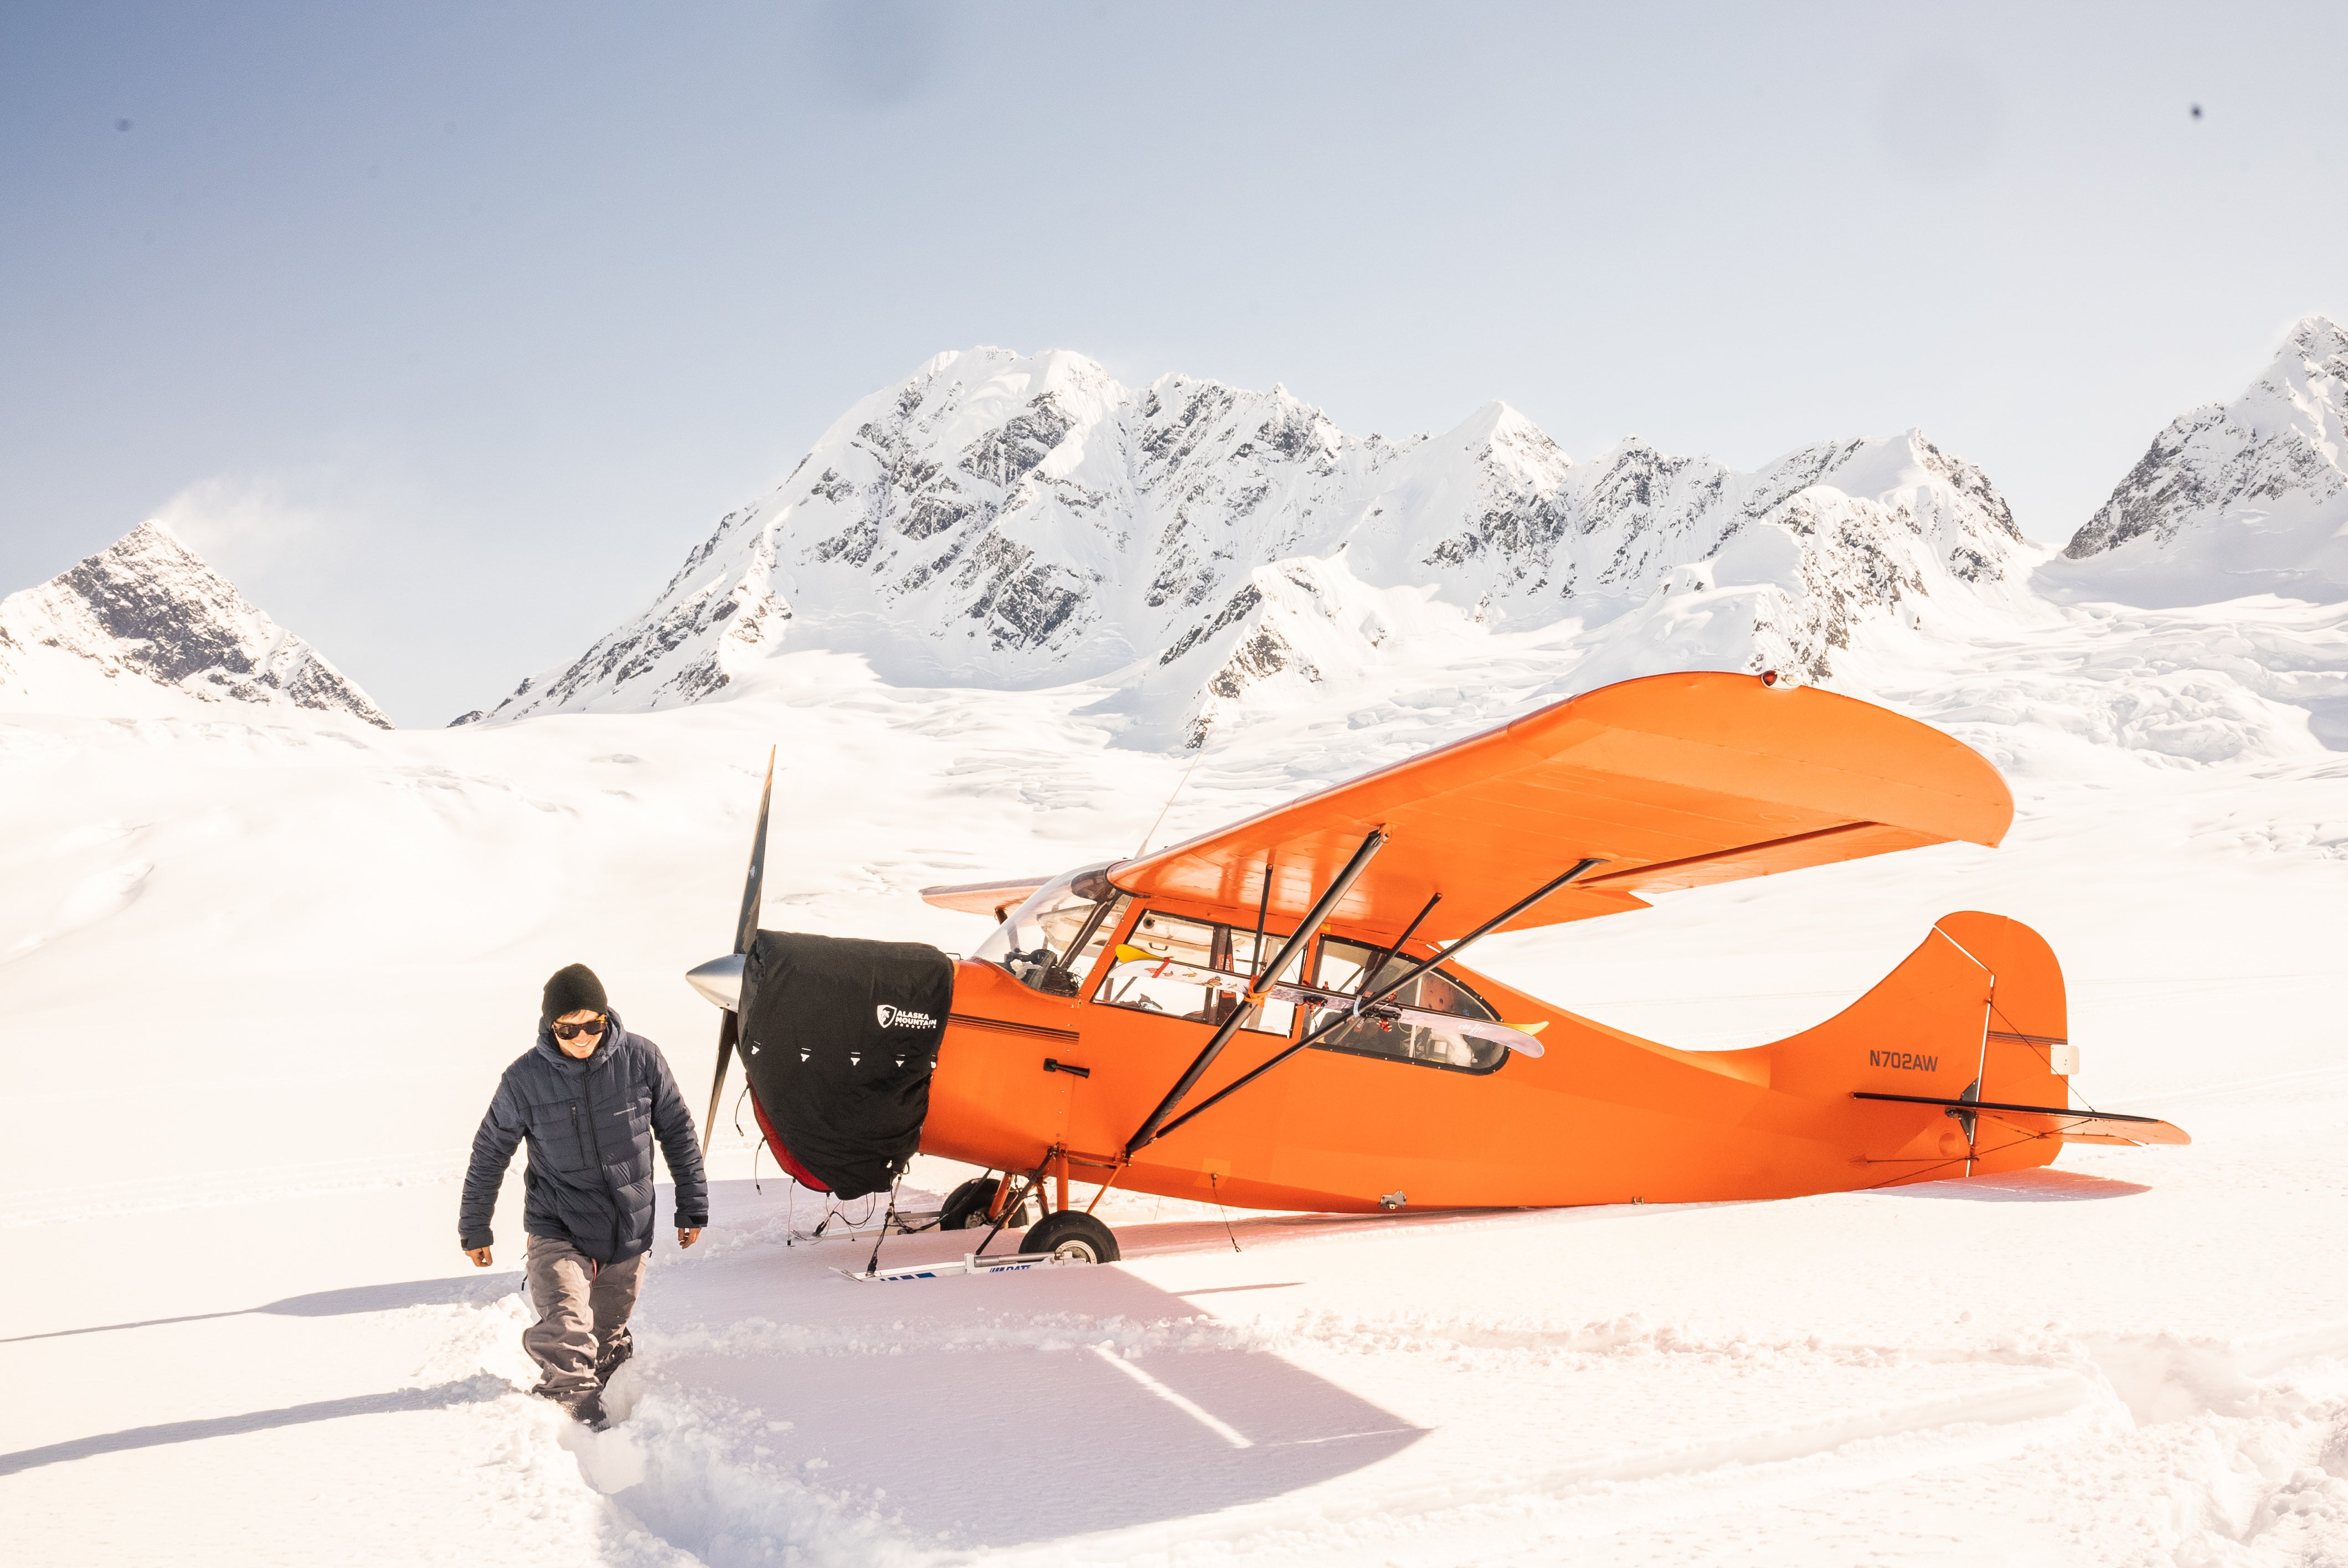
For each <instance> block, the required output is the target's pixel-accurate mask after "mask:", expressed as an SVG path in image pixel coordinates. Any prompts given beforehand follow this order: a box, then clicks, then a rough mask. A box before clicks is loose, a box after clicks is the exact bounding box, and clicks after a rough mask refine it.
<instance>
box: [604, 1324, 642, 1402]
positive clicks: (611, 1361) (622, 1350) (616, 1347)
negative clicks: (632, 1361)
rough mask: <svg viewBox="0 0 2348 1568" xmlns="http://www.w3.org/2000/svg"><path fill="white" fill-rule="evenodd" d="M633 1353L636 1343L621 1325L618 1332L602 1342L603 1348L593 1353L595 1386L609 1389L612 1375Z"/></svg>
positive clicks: (624, 1325)
mask: <svg viewBox="0 0 2348 1568" xmlns="http://www.w3.org/2000/svg"><path fill="white" fill-rule="evenodd" d="M635 1353H636V1342H635V1340H634V1338H633V1337H631V1336H630V1335H629V1333H628V1327H627V1325H626V1324H624V1323H623V1324H622V1325H621V1326H620V1328H619V1331H618V1332H617V1333H615V1334H613V1336H612V1337H611V1338H610V1339H608V1340H606V1341H605V1342H604V1344H603V1348H602V1349H600V1350H598V1351H596V1352H595V1381H596V1383H597V1385H598V1386H600V1387H602V1388H609V1387H611V1384H612V1374H613V1373H614V1372H616V1371H618V1370H619V1369H620V1368H622V1367H623V1366H624V1365H625V1364H626V1362H627V1359H628V1358H629V1357H631V1356H633V1355H634V1354H635Z"/></svg>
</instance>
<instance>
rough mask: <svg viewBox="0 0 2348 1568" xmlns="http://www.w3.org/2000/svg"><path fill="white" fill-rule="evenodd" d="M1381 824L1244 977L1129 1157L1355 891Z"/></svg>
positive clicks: (1382, 834)
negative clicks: (1225, 1014) (1227, 1013)
mask: <svg viewBox="0 0 2348 1568" xmlns="http://www.w3.org/2000/svg"><path fill="white" fill-rule="evenodd" d="M1385 843H1386V830H1385V828H1383V827H1374V828H1372V829H1370V835H1369V836H1368V837H1367V838H1365V839H1363V840H1362V846H1361V847H1360V848H1359V849H1356V850H1355V851H1354V858H1352V859H1351V860H1348V861H1347V862H1345V868H1344V870H1343V871H1340V872H1339V873H1337V879H1336V880H1335V881H1334V882H1332V883H1330V884H1329V888H1328V891H1326V892H1324V893H1323V894H1322V895H1321V897H1320V899H1319V901H1318V902H1316V903H1315V904H1314V905H1313V907H1312V908H1311V909H1310V910H1308V911H1307V912H1306V914H1305V916H1304V918H1303V919H1302V920H1300V921H1299V922H1297V926H1296V929H1295V931H1294V932H1292V934H1291V935H1290V936H1289V938H1288V940H1286V941H1285V942H1282V944H1281V945H1280V951H1278V952H1277V953H1274V954H1273V955H1272V962H1271V963H1269V964H1266V965H1264V966H1263V967H1262V968H1259V969H1258V970H1257V971H1256V974H1255V978H1254V979H1251V980H1250V981H1249V982H1248V992H1247V995H1245V996H1243V997H1241V998H1240V999H1238V1005H1237V1006H1236V1007H1234V1008H1232V1009H1231V1017H1229V1018H1227V1019H1225V1020H1223V1021H1222V1024H1221V1026H1220V1028H1218V1029H1217V1030H1215V1032H1214V1035H1213V1037H1212V1038H1211V1039H1210V1040H1208V1041H1207V1043H1206V1044H1205V1046H1203V1047H1202V1048H1200V1051H1199V1054H1198V1056H1197V1058H1196V1059H1195V1060H1193V1061H1191V1063H1190V1065H1189V1068H1188V1069H1187V1070H1185V1071H1184V1072H1183V1074H1182V1076H1181V1078H1180V1079H1179V1080H1178V1081H1176V1082H1175V1085H1174V1087H1173V1088H1171V1089H1169V1090H1168V1091H1166V1098H1165V1099H1163V1100H1161V1101H1159V1102H1158V1109H1157V1110H1155V1111H1152V1112H1150V1113H1149V1119H1148V1121H1146V1122H1142V1124H1141V1127H1140V1130H1139V1131H1138V1132H1135V1133H1134V1135H1133V1136H1132V1137H1131V1138H1130V1139H1128V1141H1127V1143H1126V1145H1125V1152H1126V1154H1127V1156H1128V1158H1129V1157H1131V1155H1132V1153H1133V1152H1134V1151H1135V1150H1137V1149H1138V1148H1141V1147H1142V1146H1143V1145H1144V1144H1146V1143H1149V1142H1151V1141H1152V1140H1153V1139H1155V1138H1156V1137H1157V1136H1158V1129H1159V1124H1160V1123H1161V1122H1164V1121H1165V1120H1166V1118H1167V1117H1169V1116H1171V1115H1172V1114H1173V1113H1174V1107H1176V1106H1177V1105H1179V1104H1181V1103H1182V1097H1183V1096H1184V1095H1186V1094H1188V1093H1189V1092H1190V1091H1191V1090H1193V1089H1195V1088H1197V1087H1198V1084H1199V1080H1200V1077H1201V1076H1203V1075H1204V1074H1205V1072H1206V1071H1207V1069H1209V1068H1210V1067H1212V1066H1213V1065H1214V1064H1215V1058H1217V1057H1219V1056H1220V1055H1221V1054H1222V1053H1223V1047H1225V1046H1226V1045H1229V1044H1230V1043H1231V1036H1232V1035H1234V1034H1237V1033H1238V1032H1239V1028H1240V1024H1241V1020H1244V1019H1245V1018H1246V1017H1247V1015H1248V1009H1250V1008H1252V1007H1255V1006H1257V1005H1259V1004H1260V1003H1262V1000H1263V999H1264V996H1265V994H1266V993H1268V992H1269V991H1270V990H1271V989H1272V982H1273V981H1274V980H1276V979H1279V977H1280V973H1281V971H1282V970H1283V969H1285V968H1288V961H1289V959H1291V958H1294V957H1295V956H1296V955H1297V954H1299V953H1301V952H1303V950H1304V948H1305V947H1306V945H1307V944H1309V943H1310V942H1311V941H1312V940H1313V938H1314V937H1315V936H1317V935H1319V933H1320V930H1321V927H1322V925H1323V922H1325V921H1326V920H1327V919H1328V918H1329V916H1330V914H1331V913H1332V912H1333V911H1334V910H1335V908H1336V907H1337V906H1338V904H1339V903H1340V902H1342V901H1343V900H1344V897H1345V895H1346V894H1347V893H1348V892H1350V891H1352V890H1353V886H1354V881H1355V879H1357V878H1358V877H1359V876H1361V875H1362V873H1363V872H1365V871H1366V870H1368V869H1369V866H1370V862H1371V861H1372V860H1373V859H1374V858H1375V857H1376V856H1377V853H1378V851H1379V850H1381V849H1383V848H1385ZM1270 871H1271V868H1270V866H1266V867H1265V872H1266V875H1265V877H1264V887H1265V890H1266V891H1265V899H1266V903H1267V906H1269V902H1270V898H1271V892H1270V889H1271V886H1272V879H1271V876H1270Z"/></svg>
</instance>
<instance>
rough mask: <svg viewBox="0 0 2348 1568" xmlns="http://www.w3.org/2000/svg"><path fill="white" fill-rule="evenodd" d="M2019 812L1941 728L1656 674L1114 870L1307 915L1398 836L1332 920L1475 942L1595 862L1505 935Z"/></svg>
mask: <svg viewBox="0 0 2348 1568" xmlns="http://www.w3.org/2000/svg"><path fill="white" fill-rule="evenodd" d="M2012 822H2013V795H2011V794H2008V793H2007V791H2006V787H2005V782H2004V781H2003V779H2001V778H1999V777H1998V774H1997V770H1996V769H1995V768H1993V767H1992V766H1991V765H1990V764H1989V762H1988V761H1987V759H1985V758H1983V757H1982V755H1981V754H1980V753H1977V752H1974V751H1973V750H1972V749H1971V748H1970V747H1968V746H1965V745H1964V744H1962V743H1960V742H1957V741H1955V740H1952V739H1951V738H1950V737H1949V736H1947V735H1944V734H1942V733H1941V732H1940V731H1938V730H1935V729H1933V728H1932V727H1931V726H1930V725H1928V724H1922V723H1918V722H1916V721H1915V720H1913V719H1907V718H1902V717H1901V716H1900V715H1899V714H1897V713H1894V712H1890V711H1889V710H1888V709H1884V708H1879V707H1876V706H1875V705H1874V704H1872V703H1869V702H1859V700H1857V699H1856V698H1851V697H1842V696H1838V695H1836V694H1835V693H1834V692H1822V691H1819V690H1818V689H1816V688H1814V687H1797V688H1786V687H1776V688H1772V687H1770V686H1766V685H1764V684H1763V683H1762V682H1761V680H1760V678H1759V677H1757V676H1753V675H1742V674H1732V673H1727V672H1721V671H1711V672H1696V673H1692V674H1681V675H1651V676H1647V677H1645V678H1643V679H1642V680H1637V681H1624V682H1620V683H1618V684H1616V685H1612V686H1606V687H1601V689H1599V690H1598V691H1595V692H1585V693H1583V694H1582V695H1581V696H1579V697H1572V698H1569V699H1567V700H1566V701H1565V702H1557V703H1553V704H1551V705H1550V706H1549V707H1546V708H1542V709H1540V710H1539V711H1538V712H1532V713H1529V714H1527V715H1525V717H1523V718H1521V719H1519V720H1516V721H1515V722H1514V723H1509V724H1504V725H1502V726H1500V727H1499V728H1498V729H1494V730H1488V731H1486V732H1485V733H1482V734H1480V735H1475V736H1471V737H1469V738H1468V739H1467V740H1464V741H1459V742H1456V743H1453V744H1451V745H1447V746H1444V747H1441V748H1439V749H1438V750H1436V751H1432V752H1428V753H1426V754H1425V755H1423V756H1417V757H1413V758H1412V759H1410V760H1409V761H1408V762H1404V763H1397V764H1394V765H1393V766H1392V767H1386V768H1381V769H1379V770H1378V771H1377V772H1375V773H1373V774H1364V775H1363V776H1362V777H1360V778H1357V779H1354V780H1353V781H1352V782H1350V783H1347V784H1338V785H1335V786H1334V787H1332V788H1329V789H1325V790H1323V791H1321V792H1319V793H1318V794H1310V795H1306V796H1305V797H1304V798H1303V799H1302V800H1298V801H1293V802H1292V803H1290V804H1287V805H1283V806H1279V807H1276V808H1275V809H1273V810H1271V811H1267V812H1264V813H1262V815H1257V816H1252V817H1250V818H1248V819H1247V820H1246V821H1244V822H1241V823H1237V824H1234V825H1231V826H1230V827H1226V828H1221V829H1219V830H1217V831H1216V832H1213V833H1210V834H1206V835H1202V836H1200V837H1198V838H1194V839H1191V840H1190V841H1189V842H1188V843H1185V844H1178V845H1174V846H1173V847H1171V848H1169V849H1163V850H1160V851H1159V852H1158V853H1157V854H1155V855H1148V856H1143V857H1141V858H1140V859H1138V860H1130V861H1127V862H1124V863H1123V864H1121V865H1118V866H1112V867H1111V868H1110V869H1109V874H1108V875H1109V879H1110V880H1111V881H1112V882H1114V883H1115V884H1116V885H1117V886H1119V887H1122V888H1124V889H1126V890H1127V891H1128V892H1131V893H1138V894H1142V895H1147V896H1152V897H1173V898H1183V899H1189V900H1192V901H1195V902H1198V903H1201V904H1208V905H1221V906H1232V907H1244V908H1245V909H1247V910H1248V911H1249V912H1250V913H1252V912H1253V910H1254V908H1255V905H1256V900H1257V898H1258V897H1260V896H1261V889H1262V885H1263V884H1262V872H1263V867H1264V865H1265V863H1266V862H1267V861H1270V862H1272V864H1273V866H1275V871H1274V874H1273V878H1272V913H1273V914H1274V915H1275V916H1282V917H1286V918H1287V919H1289V920H1294V919H1296V918H1298V917H1301V916H1302V915H1303V913H1304V911H1305V910H1306V909H1307V908H1308V907H1310V906H1311V904H1312V902H1313V897H1314V896H1315V894H1316V893H1317V892H1318V891H1319V890H1320V889H1321V888H1323V887H1325V886H1328V885H1329V882H1330V879H1331V878H1332V877H1333V876H1335V875H1336V873H1337V871H1338V870H1339V869H1340V868H1341V867H1342V866H1344V864H1345V861H1346V859H1347V858H1348V857H1349V856H1351V855H1352V854H1353V853H1354V849H1355V848H1356V847H1358V846H1359V845H1360V844H1361V842H1362V839H1363V837H1364V835H1366V834H1367V833H1368V832H1369V831H1370V830H1371V829H1372V828H1374V827H1383V828H1385V831H1386V833H1387V835H1389V837H1388V842H1387V844H1386V845H1385V848H1384V849H1383V850H1382V851H1380V853H1379V855H1378V856H1377V858H1376V859H1375V861H1373V862H1372V863H1371V865H1370V867H1369V869H1368V870H1367V871H1366V872H1365V873H1364V875H1363V876H1362V877H1361V879H1360V880H1359V881H1358V882H1356V883H1355V884H1354V888H1353V890H1352V892H1351V893H1350V894H1349V895H1348V896H1347V897H1346V898H1345V901H1344V904H1343V905H1342V906H1341V907H1339V908H1338V909H1337V910H1335V911H1334V913H1333V915H1332V918H1333V919H1334V921H1335V922H1337V923H1338V924H1340V925H1343V926H1346V927H1352V928H1354V929H1355V930H1357V931H1360V932H1363V933H1364V934H1366V935H1370V936H1374V937H1375V936H1385V937H1386V938H1389V939H1391V938H1394V937H1395V936H1397V935H1399V934H1400V932H1401V930H1402V928H1403V927H1405V926H1406V925H1407V924H1408V923H1409V922H1410V919H1411V917H1413V916H1415V915H1416V914H1417V913H1418V912H1419V909H1420V908H1421V907H1422V906H1424V905H1425V904H1426V901H1427V899H1428V898H1429V897H1432V896H1433V895H1435V894H1437V893H1440V894H1442V896H1443V901H1442V903H1441V904H1440V905H1439V906H1438V907H1437V908H1436V910H1435V913H1434V914H1433V915H1431V916H1429V917H1428V918H1427V921H1426V924H1425V925H1424V926H1422V927H1420V932H1419V934H1420V935H1421V936H1423V937H1426V938H1431V939H1434V940H1437V941H1441V940H1445V939H1447V938H1454V937H1457V936H1460V935H1462V934H1464V933H1466V932H1467V931H1468V930H1470V929H1472V928H1473V927H1475V926H1477V925H1478V924H1479V923H1480V922H1482V921H1484V920H1486V919H1488V918H1490V917H1492V916H1493V915H1495V914H1497V913H1498V912H1499V911H1500V910H1502V909H1504V908H1506V907H1508V906H1509V904H1510V903H1512V902H1514V901H1515V900H1517V899H1518V898H1520V897H1524V896H1525V895H1526V894H1527V893H1529V892H1531V891H1532V890H1533V889H1534V888H1536V887H1538V886H1540V884H1541V883H1543V882H1545V881H1547V880H1548V879H1549V878H1550V877H1552V876H1557V875H1558V874H1559V873H1560V872H1562V871H1564V870H1566V869H1567V868H1569V867H1570V866H1572V865H1573V864H1574V863H1575V862H1576V861H1578V860H1580V859H1581V857H1582V856H1601V857H1602V858H1603V860H1604V861H1605V864H1604V865H1602V866H1596V867H1593V868H1592V869H1591V871H1590V872H1589V873H1588V874H1587V875H1586V876H1584V877H1583V878H1582V879H1581V881H1579V882H1577V883H1575V884H1573V885H1572V886H1568V887H1567V888H1565V889H1564V890H1563V891H1561V892H1559V893H1557V894H1555V895H1553V896H1551V897H1549V898H1548V899H1546V900H1544V901H1543V902H1542V903H1541V904H1540V905H1538V906H1536V907H1534V908H1532V909H1531V910H1529V911H1528V912H1526V913H1525V914H1524V915H1521V916H1519V917H1518V918H1517V919H1515V920H1513V921H1511V922H1510V923H1509V926H1508V927H1506V928H1507V929H1509V930H1522V929H1526V928H1528V927H1535V926H1547V925H1555V924H1558V923H1560V922H1562V921H1567V920H1581V919H1587V918H1589V917H1591V916H1593V915H1608V914H1613V913H1617V912H1619V911H1621V910H1624V909H1638V908H1644V907H1646V902H1645V900H1644V899H1642V898H1640V897H1638V895H1639V894H1640V893H1642V892H1647V891H1658V890H1668V889H1673V888H1681V887H1698V886H1705V885H1707V884H1710V883H1715V882H1730V881H1735V880H1737V879H1739V878H1742V877H1746V876H1770V875H1772V874H1774V873H1776V872H1780V871H1793V870H1797V869H1798V868H1800V867H1802V866H1825V865H1830V864H1833V863H1834V862H1837V861H1842V860H1856V859H1859V857H1861V856H1869V855H1881V854H1884V853H1886V852H1887V851H1890V850H1894V849H1910V848H1914V847H1917V846H1919V845H1927V844H1945V843H1948V842H1950V841H1951V840H1954V839H1963V840H1966V841H1968V842H1971V843H1973V844H1982V845H1994V844H1996V843H1997V842H1998V841H1999V840H2000V839H2001V838H2003V836H2004V835H2005V830H2006V827H2007V826H2008V825H2009V824H2011V823H2012Z"/></svg>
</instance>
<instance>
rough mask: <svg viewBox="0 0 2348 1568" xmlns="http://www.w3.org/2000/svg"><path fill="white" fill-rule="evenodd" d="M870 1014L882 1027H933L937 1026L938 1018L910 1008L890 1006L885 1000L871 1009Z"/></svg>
mask: <svg viewBox="0 0 2348 1568" xmlns="http://www.w3.org/2000/svg"><path fill="white" fill-rule="evenodd" d="M872 1016H873V1017H875V1018H877V1019H879V1020H880V1027H881V1028H882V1029H935V1028H937V1027H938V1020H935V1019H933V1018H932V1017H931V1016H930V1015H929V1014H927V1013H925V1012H915V1011H914V1010H913V1009H911V1008H900V1007H891V1006H890V1005H889V1004H888V1003H887V1002H882V1003H880V1005H879V1006H878V1007H875V1008H874V1009H872Z"/></svg>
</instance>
